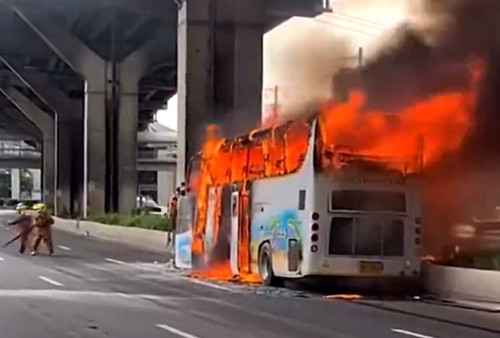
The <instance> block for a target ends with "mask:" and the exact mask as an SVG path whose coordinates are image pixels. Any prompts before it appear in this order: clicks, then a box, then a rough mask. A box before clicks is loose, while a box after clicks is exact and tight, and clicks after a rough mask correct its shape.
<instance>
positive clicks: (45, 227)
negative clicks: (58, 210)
mask: <svg viewBox="0 0 500 338" xmlns="http://www.w3.org/2000/svg"><path fill="white" fill-rule="evenodd" d="M33 210H35V211H36V212H37V215H36V217H35V222H34V226H35V236H36V237H35V244H34V245H33V251H32V252H31V255H32V256H35V255H37V254H38V247H39V246H40V243H41V242H42V240H43V241H44V242H45V245H47V248H48V249H49V254H50V255H51V256H52V255H53V254H54V246H53V243H52V224H54V219H53V218H52V216H50V214H49V213H48V212H47V210H46V208H45V204H43V203H38V204H35V205H34V206H33Z"/></svg>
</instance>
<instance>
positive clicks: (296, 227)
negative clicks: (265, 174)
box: [250, 173, 312, 277]
mask: <svg viewBox="0 0 500 338" xmlns="http://www.w3.org/2000/svg"><path fill="white" fill-rule="evenodd" d="M303 176H304V175H301V174H300V173H298V174H292V175H290V176H282V177H275V178H269V179H264V180H257V181H254V182H253V185H252V222H251V224H252V226H251V245H250V250H251V263H252V271H253V272H258V265H257V264H258V257H259V249H260V247H261V244H262V243H264V242H266V241H267V242H269V244H270V245H271V250H272V260H273V270H274V273H275V275H276V276H281V277H286V276H297V275H299V274H300V262H289V259H288V257H289V255H291V254H292V253H291V252H290V251H289V250H290V248H291V247H292V248H293V249H294V250H295V251H296V250H299V251H298V252H297V253H296V254H293V255H292V256H291V257H299V259H300V258H301V256H302V254H301V250H302V247H303V243H304V238H303V236H304V229H303V228H304V226H306V224H305V221H306V219H307V216H306V214H309V213H308V212H307V211H306V208H305V205H307V204H308V203H306V202H305V201H304V202H303V203H302V204H303V205H304V207H303V208H301V209H302V210H299V204H300V201H299V199H300V194H301V193H300V191H301V190H302V191H307V189H308V184H307V181H308V180H306V179H302V178H303ZM310 190H311V189H310V185H309V191H310ZM302 194H303V193H302ZM310 195H311V197H312V193H311V194H310ZM304 197H305V198H307V193H306V195H305V196H304Z"/></svg>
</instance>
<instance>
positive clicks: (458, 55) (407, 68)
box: [334, 0, 500, 252]
mask: <svg viewBox="0 0 500 338" xmlns="http://www.w3.org/2000/svg"><path fill="white" fill-rule="evenodd" d="M418 22H419V24H418V25H416V24H414V23H413V22H412V23H410V22H407V23H405V24H403V25H402V26H401V27H399V29H398V30H397V33H396V35H395V37H394V39H392V40H391V41H390V42H389V43H387V45H386V47H385V48H382V49H381V51H380V52H379V53H378V55H376V56H375V57H373V58H371V59H370V60H368V62H367V63H366V64H365V66H364V67H362V68H361V69H357V70H353V69H344V70H342V71H340V72H338V73H337V74H336V75H335V77H334V91H335V92H334V97H335V98H336V99H340V100H342V99H344V98H345V97H346V95H347V93H349V91H352V90H355V89H362V90H363V91H364V92H365V94H366V97H367V109H376V110H381V111H387V112H391V111H396V110H399V109H401V108H403V107H405V106H408V105H409V104H413V103H416V102H420V101H422V100H424V99H426V98H428V97H431V96H434V95H436V94H444V93H447V92H450V91H456V90H457V89H458V90H460V89H464V90H466V89H467V86H470V81H468V79H469V78H470V67H469V66H470V63H471V61H474V60H477V59H480V60H482V61H483V62H484V66H485V69H484V75H483V78H482V82H481V84H480V90H479V94H478V98H477V103H476V107H475V112H474V124H473V126H472V129H471V130H470V131H469V133H468V135H467V137H466V140H465V142H464V144H463V145H462V147H461V151H460V152H459V153H455V154H449V155H448V156H447V157H444V158H443V159H441V161H439V162H438V163H435V164H434V165H433V166H432V167H431V168H427V172H426V178H427V184H426V189H425V195H424V199H425V206H424V229H425V230H424V239H425V241H424V243H425V244H426V246H427V248H428V249H429V250H431V251H434V252H435V251H438V250H441V249H442V248H443V247H444V246H452V245H454V244H453V243H454V241H455V239H454V238H453V235H452V229H453V227H454V226H455V225H457V224H463V223H468V222H469V223H470V222H471V220H472V218H474V217H479V218H481V217H490V218H491V217H493V216H492V215H493V214H494V210H495V207H496V206H500V194H498V193H497V190H498V188H497V187H498V186H500V174H499V173H500V161H498V160H495V158H497V157H498V156H499V155H500V137H498V127H497V126H499V125H500V95H498V94H497V92H498V90H499V89H500V35H499V34H498V33H497V32H498V31H499V28H500V1H498V0H424V1H422V5H421V7H420V13H419V20H418Z"/></svg>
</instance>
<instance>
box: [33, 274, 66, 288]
mask: <svg viewBox="0 0 500 338" xmlns="http://www.w3.org/2000/svg"><path fill="white" fill-rule="evenodd" d="M38 278H40V279H41V280H43V281H44V282H47V283H49V284H52V285H55V286H63V284H61V283H59V282H57V281H55V280H53V279H50V278H47V277H45V276H38Z"/></svg>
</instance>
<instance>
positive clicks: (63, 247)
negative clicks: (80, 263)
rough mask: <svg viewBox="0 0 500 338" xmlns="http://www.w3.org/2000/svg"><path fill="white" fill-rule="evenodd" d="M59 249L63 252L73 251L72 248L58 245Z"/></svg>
mask: <svg viewBox="0 0 500 338" xmlns="http://www.w3.org/2000/svg"><path fill="white" fill-rule="evenodd" d="M57 247H58V248H59V249H61V250H66V251H71V249H70V248H68V247H67V246H64V245H58V246H57Z"/></svg>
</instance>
